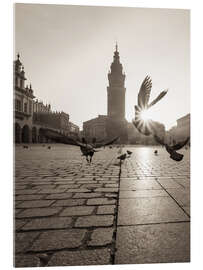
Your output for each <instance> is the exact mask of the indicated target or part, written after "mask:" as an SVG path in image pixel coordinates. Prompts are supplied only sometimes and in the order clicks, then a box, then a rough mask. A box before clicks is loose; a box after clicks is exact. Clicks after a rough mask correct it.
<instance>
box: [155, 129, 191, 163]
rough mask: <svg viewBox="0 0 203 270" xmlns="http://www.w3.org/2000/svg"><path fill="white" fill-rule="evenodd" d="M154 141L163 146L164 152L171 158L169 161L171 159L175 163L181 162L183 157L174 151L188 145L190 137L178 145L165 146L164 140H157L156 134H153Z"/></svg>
mask: <svg viewBox="0 0 203 270" xmlns="http://www.w3.org/2000/svg"><path fill="white" fill-rule="evenodd" d="M154 139H155V140H156V141H157V142H158V143H159V144H161V145H163V146H165V148H166V151H167V152H168V153H169V154H170V158H171V159H173V160H175V161H181V160H182V159H183V157H184V155H182V154H180V153H178V152H176V151H177V150H180V149H181V148H182V147H184V146H185V145H186V144H187V143H188V141H189V139H190V137H188V138H187V139H186V140H184V141H182V142H179V143H177V144H174V145H172V146H170V145H168V144H166V143H165V142H164V139H161V138H159V137H158V136H157V135H156V134H154Z"/></svg>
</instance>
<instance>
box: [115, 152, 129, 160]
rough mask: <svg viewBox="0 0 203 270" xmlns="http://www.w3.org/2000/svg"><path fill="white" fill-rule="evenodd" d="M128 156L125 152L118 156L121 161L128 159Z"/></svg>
mask: <svg viewBox="0 0 203 270" xmlns="http://www.w3.org/2000/svg"><path fill="white" fill-rule="evenodd" d="M126 157H127V155H126V153H125V154H123V155H121V156H119V157H117V159H120V160H121V161H123V160H125V159H126Z"/></svg>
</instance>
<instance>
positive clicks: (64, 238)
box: [29, 229, 86, 251]
mask: <svg viewBox="0 0 203 270" xmlns="http://www.w3.org/2000/svg"><path fill="white" fill-rule="evenodd" d="M85 233H86V230H72V229H71V230H57V231H48V232H42V233H41V234H40V236H39V238H38V239H37V240H36V241H34V244H33V245H32V246H31V247H30V248H29V251H48V250H60V249H64V248H76V247H79V246H81V245H82V240H83V238H84V236H85Z"/></svg>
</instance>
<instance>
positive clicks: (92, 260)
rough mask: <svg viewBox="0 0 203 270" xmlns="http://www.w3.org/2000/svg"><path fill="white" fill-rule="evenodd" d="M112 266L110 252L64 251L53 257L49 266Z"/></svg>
mask: <svg viewBox="0 0 203 270" xmlns="http://www.w3.org/2000/svg"><path fill="white" fill-rule="evenodd" d="M104 264H110V250H109V249H107V248H105V249H95V250H80V251H62V252H57V253H55V254H54V255H53V257H52V258H51V260H50V261H49V263H48V266H68V265H69V266H71V265H104Z"/></svg>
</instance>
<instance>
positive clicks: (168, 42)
mask: <svg viewBox="0 0 203 270" xmlns="http://www.w3.org/2000/svg"><path fill="white" fill-rule="evenodd" d="M116 42H117V43H118V50H119V53H120V61H121V63H122V65H123V71H124V72H125V74H126V81H125V87H126V119H127V120H128V121H131V120H132V118H133V117H134V105H135V104H136V103H137V94H138V91H139V88H140V85H141V83H142V81H143V80H144V78H145V77H146V75H150V76H151V78H152V93H151V99H153V98H154V97H156V96H157V95H158V94H159V93H160V92H161V91H162V90H164V89H169V91H168V93H167V95H166V96H165V97H164V98H163V99H162V100H161V101H160V102H159V103H158V104H157V105H156V106H154V108H153V111H152V118H153V119H154V120H158V121H160V122H162V123H164V124H165V125H166V128H167V129H168V128H170V127H171V126H172V125H174V124H175V121H176V120H177V119H178V118H180V117H182V116H184V115H186V114H187V113H189V112H190V25H189V10H180V9H179V10H175V9H151V8H150V9H149V8H127V7H125V8H123V7H122V8H119V7H91V6H70V5H44V4H43V5H40V4H16V5H15V54H17V53H18V52H19V53H20V60H21V62H22V63H23V65H24V67H25V74H26V77H27V83H31V84H32V88H33V90H34V94H35V96H36V98H38V99H41V100H43V102H44V103H51V106H52V109H53V110H57V111H61V110H62V111H64V112H66V113H69V114H70V121H72V122H74V123H75V124H77V125H79V126H80V127H82V123H83V122H84V121H87V120H90V119H92V118H95V117H97V116H98V114H107V89H106V88H107V86H108V78H107V74H108V71H109V69H110V65H111V63H112V61H113V52H114V50H115V44H116Z"/></svg>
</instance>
